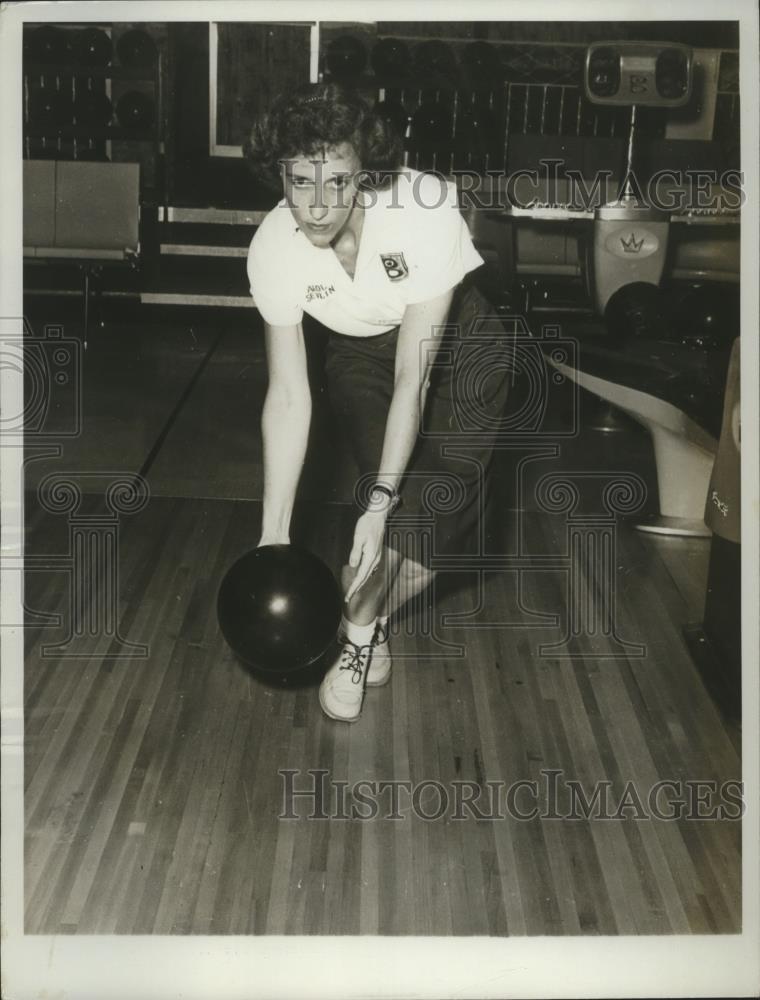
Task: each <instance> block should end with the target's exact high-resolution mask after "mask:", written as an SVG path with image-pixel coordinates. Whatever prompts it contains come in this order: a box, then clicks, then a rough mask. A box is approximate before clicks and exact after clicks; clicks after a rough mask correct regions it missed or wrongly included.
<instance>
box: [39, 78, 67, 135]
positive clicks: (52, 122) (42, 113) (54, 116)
mask: <svg viewBox="0 0 760 1000" xmlns="http://www.w3.org/2000/svg"><path fill="white" fill-rule="evenodd" d="M73 119H74V102H73V100H72V97H71V92H70V91H68V90H57V89H56V88H55V87H36V88H34V89H33V90H31V91H30V93H29V121H30V123H31V124H33V125H35V126H37V127H40V128H48V127H49V128H51V129H57V128H58V127H59V126H61V125H70V124H71V123H72V121H73Z"/></svg>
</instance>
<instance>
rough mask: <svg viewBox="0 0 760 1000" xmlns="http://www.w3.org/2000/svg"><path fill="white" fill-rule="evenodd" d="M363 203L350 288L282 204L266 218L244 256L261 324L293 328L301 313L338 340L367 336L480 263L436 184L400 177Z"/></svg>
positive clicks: (436, 180) (450, 188) (445, 191)
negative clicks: (337, 334) (262, 318)
mask: <svg viewBox="0 0 760 1000" xmlns="http://www.w3.org/2000/svg"><path fill="white" fill-rule="evenodd" d="M360 197H363V198H364V199H365V200H366V201H367V207H366V209H365V214H364V225H363V227H362V233H361V239H360V243H359V253H358V256H357V260H356V270H355V274H354V277H353V278H350V277H349V275H348V274H347V273H346V271H345V270H344V269H343V267H342V266H341V264H340V261H339V260H338V258H337V256H336V255H335V253H334V251H333V250H332V249H331V248H329V247H326V248H320V247H315V246H314V244H313V243H311V241H310V240H309V239H308V237H307V236H305V235H304V234H303V233H302V232H301V230H300V229H299V228H298V225H297V223H296V221H295V219H294V218H293V215H292V214H291V211H290V209H289V208H288V205H287V202H286V201H285V199H283V200H282V201H281V202H279V204H277V205H276V206H275V207H274V208H273V209H272V211H271V212H269V213H268V214H267V215H266V217H265V218H264V221H263V222H262V223H261V225H260V226H259V228H258V229H257V231H256V234H255V236H254V237H253V240H252V241H251V245H250V248H249V250H248V278H249V281H250V284H251V294H252V295H253V298H254V302H255V304H256V306H257V307H258V309H259V311H260V312H261V315H262V316H263V317H264V319H265V320H266V322H267V323H269V324H270V325H272V326H292V325H295V324H297V323H300V322H301V319H302V318H303V314H304V312H306V313H309V315H311V316H313V317H314V318H315V319H317V320H318V321H319V322H320V323H322V324H324V326H326V327H328V329H330V330H335V331H336V332H337V333H343V334H348V335H349V336H354V337H370V336H374V335H375V334H378V333H384V332H385V331H387V330H390V329H392V328H393V327H394V326H398V324H399V323H400V322H401V320H402V318H403V316H404V310H405V309H406V307H407V306H408V305H411V304H413V303H415V302H425V301H426V300H428V299H432V298H435V297H436V296H437V295H441V294H443V292H446V291H448V290H449V289H451V288H453V287H454V286H455V285H458V284H459V282H460V281H461V280H462V278H463V277H464V276H465V275H466V274H467V273H468V272H469V271H472V270H474V268H476V267H479V266H480V264H482V263H483V259H482V257H481V256H480V254H479V253H478V252H477V251H476V250H475V247H474V246H473V245H472V240H471V239H470V233H469V231H468V229H467V225H466V223H465V221H464V219H463V218H462V216H461V214H460V212H459V208H458V207H457V195H456V188H455V186H454V185H453V184H449V183H447V182H446V181H444V180H443V179H442V178H440V177H438V176H436V175H434V174H422V173H420V172H419V171H417V170H410V169H406V168H405V169H404V170H403V172H402V173H401V174H399V175H398V176H397V178H396V181H395V185H393V186H392V187H390V188H388V189H387V190H382V191H369V192H366V193H364V194H362V195H360Z"/></svg>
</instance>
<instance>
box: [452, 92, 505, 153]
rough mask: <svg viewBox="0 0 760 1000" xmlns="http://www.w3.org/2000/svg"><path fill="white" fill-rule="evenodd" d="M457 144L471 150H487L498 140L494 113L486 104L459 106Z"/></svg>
mask: <svg viewBox="0 0 760 1000" xmlns="http://www.w3.org/2000/svg"><path fill="white" fill-rule="evenodd" d="M456 140H457V144H458V145H460V146H461V147H462V148H464V149H466V150H469V151H471V152H473V153H474V152H488V150H490V149H492V148H493V147H494V145H495V144H496V143H497V142H498V135H497V122H496V115H495V114H494V113H493V111H491V109H490V108H489V107H488V106H487V105H486V104H468V105H465V106H464V107H462V106H460V109H459V114H458V115H457V124H456Z"/></svg>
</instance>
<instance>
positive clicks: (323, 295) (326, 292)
mask: <svg viewBox="0 0 760 1000" xmlns="http://www.w3.org/2000/svg"><path fill="white" fill-rule="evenodd" d="M334 291H335V285H307V286H306V301H307V302H313V301H314V299H329V298H330V296H331V295H332V294H333V292H334Z"/></svg>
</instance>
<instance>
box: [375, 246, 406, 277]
mask: <svg viewBox="0 0 760 1000" xmlns="http://www.w3.org/2000/svg"><path fill="white" fill-rule="evenodd" d="M380 260H381V261H382V262H383V267H384V268H385V273H386V275H387V277H388V278H389V279H390V280H391V281H403V280H404V278H408V277H409V268H408V267H407V266H406V261H405V260H404V255H403V254H402V253H381V254H380Z"/></svg>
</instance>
